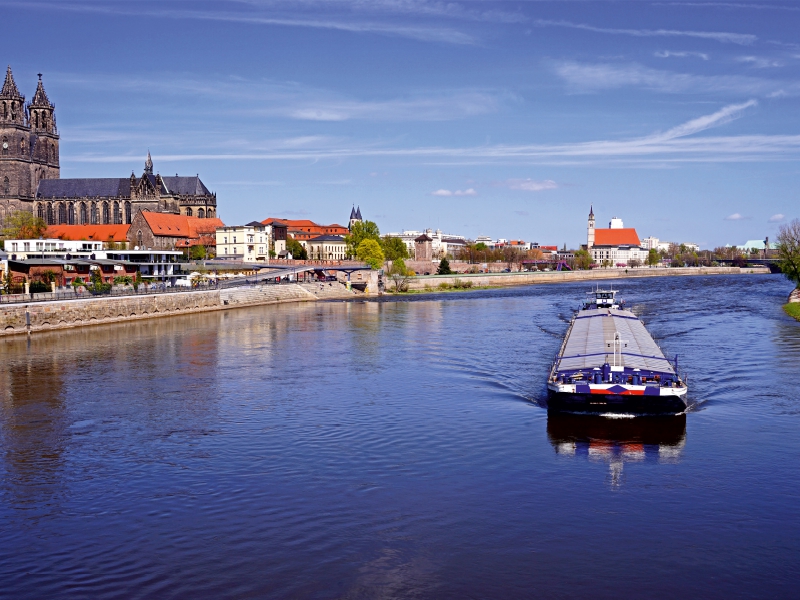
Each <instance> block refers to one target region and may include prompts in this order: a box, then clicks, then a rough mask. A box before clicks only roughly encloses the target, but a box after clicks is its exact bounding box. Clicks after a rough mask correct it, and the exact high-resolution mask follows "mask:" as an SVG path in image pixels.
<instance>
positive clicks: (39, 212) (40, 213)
mask: <svg viewBox="0 0 800 600" xmlns="http://www.w3.org/2000/svg"><path fill="white" fill-rule="evenodd" d="M36 216H37V217H39V218H40V219H42V221H44V205H43V204H40V205H39V206H38V207H37V208H36Z"/></svg>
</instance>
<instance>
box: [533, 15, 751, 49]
mask: <svg viewBox="0 0 800 600" xmlns="http://www.w3.org/2000/svg"><path fill="white" fill-rule="evenodd" d="M534 23H535V24H536V25H538V26H539V27H568V28H571V29H582V30H584V31H593V32H596V33H608V34H612V35H631V36H635V37H694V38H701V39H707V40H714V41H717V42H723V43H730V44H740V45H749V44H752V43H754V42H755V41H756V40H757V39H758V37H757V36H755V35H752V34H749V33H730V32H726V31H681V30H677V29H617V28H611V27H595V26H594V25H587V24H585V23H572V22H571V21H550V20H547V19H537V20H536V21H534Z"/></svg>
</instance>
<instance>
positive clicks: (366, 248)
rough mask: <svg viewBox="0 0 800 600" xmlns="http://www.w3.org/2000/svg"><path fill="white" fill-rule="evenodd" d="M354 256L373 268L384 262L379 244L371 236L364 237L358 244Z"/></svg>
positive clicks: (379, 266) (378, 267) (377, 267)
mask: <svg viewBox="0 0 800 600" xmlns="http://www.w3.org/2000/svg"><path fill="white" fill-rule="evenodd" d="M356 256H357V257H358V259H359V260H363V261H364V262H365V263H367V264H368V265H369V266H370V267H372V268H373V269H380V268H381V265H383V262H384V257H383V250H381V245H380V244H379V243H378V242H377V241H376V240H374V239H372V238H369V239H366V240H364V241H362V242H361V243H360V244H359V245H358V248H356Z"/></svg>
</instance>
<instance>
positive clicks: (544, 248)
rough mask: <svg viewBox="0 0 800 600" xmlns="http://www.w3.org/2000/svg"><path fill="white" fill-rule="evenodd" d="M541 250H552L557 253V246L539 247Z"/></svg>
mask: <svg viewBox="0 0 800 600" xmlns="http://www.w3.org/2000/svg"><path fill="white" fill-rule="evenodd" d="M539 248H541V249H542V250H554V251H556V252H558V246H539Z"/></svg>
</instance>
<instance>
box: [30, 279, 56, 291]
mask: <svg viewBox="0 0 800 600" xmlns="http://www.w3.org/2000/svg"><path fill="white" fill-rule="evenodd" d="M28 289H29V290H30V293H31V294H41V293H42V292H52V291H53V290H52V288H51V287H50V284H49V283H45V282H44V281H32V282H31V285H30V287H29V288H28Z"/></svg>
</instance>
